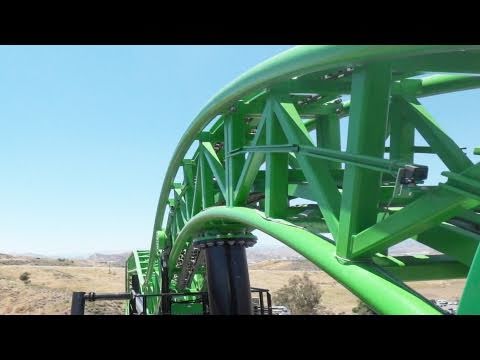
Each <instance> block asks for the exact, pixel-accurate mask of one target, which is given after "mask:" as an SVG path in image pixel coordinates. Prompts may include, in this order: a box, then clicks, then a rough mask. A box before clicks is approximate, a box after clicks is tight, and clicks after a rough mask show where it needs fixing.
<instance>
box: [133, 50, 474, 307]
mask: <svg viewBox="0 0 480 360" xmlns="http://www.w3.org/2000/svg"><path fill="white" fill-rule="evenodd" d="M479 59H480V46H363V45H362V46H300V47H295V48H293V49H291V50H289V51H286V52H285V53H283V54H280V55H278V56H276V57H274V58H272V59H270V60H267V61H266V62H264V63H262V64H259V65H258V66H256V67H255V68H253V69H251V70H250V71H248V72H246V73H245V74H243V75H242V76H240V77H239V78H238V79H237V80H235V81H234V82H232V83H231V84H229V85H227V86H226V87H225V88H224V89H223V90H222V91H220V93H219V94H217V95H216V96H214V97H213V98H212V99H211V100H210V101H209V102H208V104H207V105H206V106H205V108H204V109H203V110H202V111H201V112H200V113H199V115H198V116H197V117H196V118H195V119H194V120H193V122H192V124H191V125H190V127H189V128H188V129H187V130H186V132H185V134H184V135H183V137H182V138H181V139H180V141H179V144H178V146H177V149H176V150H175V152H174V155H173V158H172V160H171V162H170V164H169V167H168V168H167V171H166V175H165V179H164V183H163V186H162V190H161V193H160V198H159V203H158V208H157V212H156V216H155V223H154V229H153V235H152V243H151V247H150V251H146V252H139V251H136V252H133V253H132V256H131V258H129V260H128V261H127V270H126V281H127V289H128V286H129V285H128V284H130V282H131V277H132V276H133V275H138V276H139V279H140V282H141V287H142V289H141V291H142V292H143V293H146V294H154V293H158V292H159V291H160V289H162V283H161V282H162V280H161V279H162V277H164V276H165V274H167V275H168V290H169V291H170V292H182V293H185V292H186V293H188V292H198V291H202V290H205V289H206V287H208V284H207V283H206V280H205V267H204V266H203V265H198V266H194V268H193V270H191V271H190V272H189V273H188V274H189V275H188V277H187V278H186V280H185V282H184V280H182V281H179V276H185V273H186V272H185V269H187V268H186V266H187V265H188V260H189V259H187V261H184V260H185V259H184V257H186V256H187V257H188V256H191V255H190V252H189V251H190V249H192V244H193V240H194V239H195V238H197V237H205V236H207V237H214V238H216V237H229V236H233V235H232V234H238V233H239V232H240V233H242V234H243V233H245V236H247V234H248V233H249V232H250V231H252V230H253V229H259V230H261V231H264V232H265V233H267V234H269V235H271V236H273V237H275V238H276V239H278V240H279V241H281V242H283V243H285V244H286V245H288V246H289V247H291V248H292V249H294V250H296V251H298V252H299V253H300V254H302V255H303V256H305V257H306V258H307V259H309V260H310V261H312V262H313V263H315V264H316V265H317V266H319V267H320V268H321V269H323V270H324V271H326V272H327V273H329V274H330V275H331V276H333V277H334V278H335V279H336V280H337V281H339V282H340V283H342V284H343V285H344V286H345V287H347V288H348V289H349V290H351V291H352V292H353V293H354V294H356V295H357V296H359V297H360V298H361V299H362V300H363V301H365V302H366V303H367V304H369V305H370V306H371V307H372V308H374V309H375V311H377V312H379V313H382V314H439V313H441V312H440V311H439V309H437V308H435V307H434V306H433V305H432V304H431V303H430V302H429V301H427V300H426V299H424V298H423V297H422V296H421V295H420V294H417V293H416V292H414V291H413V290H412V289H410V288H409V287H408V286H406V285H405V284H404V282H403V281H422V280H427V279H429V280H432V279H449V278H462V277H466V278H467V282H466V284H467V285H466V287H465V290H464V292H463V295H462V301H461V306H460V310H459V313H462V314H467V313H475V314H477V313H479V312H480V310H479V308H478V305H477V304H478V303H479V302H478V296H480V295H479V293H480V290H479V289H477V288H476V286H477V284H478V276H479V275H478V274H479V271H480V265H479V263H480V260H479V255H478V243H479V241H480V226H479V225H480V213H479V206H480V164H474V163H473V162H472V161H471V160H470V159H469V158H468V157H467V156H466V155H465V153H464V152H463V150H462V149H461V148H460V147H459V146H458V145H457V144H456V143H455V141H454V140H453V139H451V138H450V137H449V136H448V134H446V133H445V132H444V131H443V130H442V129H441V128H440V126H439V124H438V123H437V121H436V120H435V119H433V117H432V115H431V114H429V112H428V110H427V109H426V108H425V107H424V106H423V105H421V104H420V102H419V101H418V99H419V98H422V97H425V96H435V95H438V94H445V93H450V92H456V91H461V90H467V89H474V88H479V87H480V76H479V75H480V67H479V66H478V60H479ZM466 70H469V73H472V74H473V75H465V71H466ZM432 71H433V72H439V73H442V74H434V75H431V76H426V77H421V78H419V77H418V76H419V75H424V73H425V72H432ZM445 72H450V73H452V74H445ZM345 95H350V98H351V99H350V101H342V96H345ZM347 116H348V120H347V119H345V120H341V119H343V118H345V117H347ZM340 121H348V122H349V124H348V133H347V134H342V133H341V132H340ZM207 126H208V127H207ZM415 130H417V131H418V132H419V133H420V134H421V136H422V137H423V138H424V139H425V140H426V141H427V143H428V145H429V146H418V145H416V144H415V140H416V139H415ZM312 132H315V134H312ZM342 137H346V140H347V149H346V150H345V151H342V149H341V144H342V141H341V140H342ZM387 139H389V141H390V144H389V146H386V140H387ZM457 140H458V139H457ZM189 150H192V151H193V153H194V155H193V156H192V157H191V158H186V154H187V152H188V151H189ZM421 153H428V154H432V155H434V156H438V158H440V160H441V161H443V163H444V164H445V165H446V167H447V168H448V169H449V172H445V173H443V175H444V176H446V178H447V182H446V183H440V184H437V185H433V186H423V185H422V180H423V177H417V175H413V173H411V171H413V170H412V169H415V168H418V167H419V165H415V163H414V160H415V155H416V154H421ZM473 153H478V149H474V150H473ZM386 154H387V156H386ZM423 165H426V166H428V164H423ZM180 168H181V169H180ZM182 175H183V180H181V182H180V183H174V179H175V178H176V177H182ZM293 199H307V200H310V201H313V202H314V204H310V205H305V206H290V205H289V203H290V201H291V200H293ZM167 209H168V212H167ZM325 233H329V235H328V236H326V235H325ZM408 238H415V239H416V240H417V241H419V242H421V243H424V244H426V245H428V246H430V247H432V248H434V249H437V250H439V251H441V252H442V253H444V254H445V256H444V255H441V256H427V257H425V256H424V257H422V256H413V257H391V256H388V255H387V252H388V248H389V247H391V246H393V245H395V244H397V243H399V242H401V241H403V240H405V239H408ZM332 239H333V240H332ZM475 253H477V255H475ZM167 270H168V272H167V273H166V271H167ZM182 279H183V278H182ZM163 285H164V286H163V287H165V286H166V284H163ZM159 304H160V298H158V297H156V296H152V297H151V300H149V301H148V304H147V305H148V314H155V313H158V311H159ZM175 307H176V310H175V311H174V312H175V313H179V314H180V313H182V314H183V313H195V312H196V311H199V308H198V306H197V308H195V307H188V306H184V305H182V304H177V305H175Z"/></svg>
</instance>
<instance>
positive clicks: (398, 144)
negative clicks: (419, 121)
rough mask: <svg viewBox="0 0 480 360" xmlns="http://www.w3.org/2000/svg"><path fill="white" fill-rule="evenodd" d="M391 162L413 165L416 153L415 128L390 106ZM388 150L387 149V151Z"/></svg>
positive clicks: (392, 105) (393, 106)
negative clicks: (398, 161)
mask: <svg viewBox="0 0 480 360" xmlns="http://www.w3.org/2000/svg"><path fill="white" fill-rule="evenodd" d="M389 115H390V148H389V149H388V150H389V152H390V160H401V161H404V162H406V163H413V161H414V153H415V127H414V126H413V124H412V123H411V122H409V121H408V119H406V118H405V117H403V116H402V114H401V112H400V111H399V110H398V109H397V108H396V107H395V103H392V104H391V106H390V113H389ZM385 150H387V149H385Z"/></svg>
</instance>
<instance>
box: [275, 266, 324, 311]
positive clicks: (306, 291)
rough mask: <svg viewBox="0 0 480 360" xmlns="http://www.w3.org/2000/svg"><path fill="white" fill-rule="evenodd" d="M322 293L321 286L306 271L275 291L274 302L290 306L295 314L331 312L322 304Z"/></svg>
mask: <svg viewBox="0 0 480 360" xmlns="http://www.w3.org/2000/svg"><path fill="white" fill-rule="evenodd" d="M322 293H323V292H322V291H321V289H320V286H318V285H317V284H315V283H314V282H313V281H312V280H310V277H309V275H308V274H307V273H304V274H303V277H300V276H298V275H295V276H293V277H292V278H290V279H289V281H288V285H284V286H283V287H282V288H281V289H280V290H278V291H277V292H276V293H275V295H274V302H275V303H276V304H278V305H284V306H286V307H288V308H289V309H290V311H291V312H292V314H293V315H315V314H327V313H329V312H327V311H326V309H325V307H324V306H322V305H321V299H322Z"/></svg>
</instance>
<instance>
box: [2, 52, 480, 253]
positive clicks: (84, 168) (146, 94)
mask: <svg viewBox="0 0 480 360" xmlns="http://www.w3.org/2000/svg"><path fill="white" fill-rule="evenodd" d="M287 48H289V46H0V123H1V131H0V164H1V167H2V176H1V177H0V252H34V253H42V254H49V255H55V254H73V253H91V252H95V251H97V252H98V251H126V250H131V249H134V248H147V247H148V246H149V241H150V236H151V230H152V225H153V219H154V213H155V208H156V202H157V199H158V195H159V191H160V187H161V184H162V182H163V176H164V173H165V169H166V167H167V165H168V163H169V160H170V157H171V156H172V153H173V150H174V148H175V146H176V144H177V141H178V139H179V138H180V136H181V135H182V133H183V132H184V131H185V129H186V128H187V126H188V124H189V123H190V122H191V120H192V119H193V118H194V116H195V115H196V114H197V113H198V111H199V110H200V109H201V108H202V107H203V105H204V104H205V103H206V102H207V101H208V100H209V98H210V97H211V96H212V95H214V94H215V93H216V92H217V91H218V90H219V89H220V88H222V87H223V86H224V85H225V84H227V83H228V82H230V81H231V80H233V79H234V78H235V77H237V76H238V75H240V74H241V73H243V72H244V71H246V70H248V69H249V68H250V67H252V66H254V65H255V64H257V63H259V62H260V61H262V60H265V59H267V58H269V57H271V56H273V55H275V54H277V53H279V52H281V51H283V50H286V49H287ZM479 94H480V92H479V91H466V92H462V93H459V94H455V95H449V96H441V97H437V98H436V99H433V98H432V99H424V100H423V103H424V104H425V105H427V106H428V108H429V110H431V112H432V114H433V115H434V116H436V117H437V119H438V121H439V122H440V124H441V125H442V126H443V127H444V128H445V129H446V130H447V132H448V133H449V134H450V135H451V136H452V137H453V138H454V139H455V140H456V141H457V142H458V143H459V144H461V145H462V146H467V147H468V154H469V156H471V158H472V159H474V157H473V156H472V155H471V153H472V148H473V147H475V146H480V144H479V143H477V142H476V141H477V139H478V134H479V131H478V130H479V128H480V125H479V123H478V120H477V119H476V117H475V116H476V114H475V111H474V109H475V106H476V105H477V102H478V100H479ZM345 124H346V121H342V127H343V128H344V127H345V126H344V125H345ZM477 158H478V157H477ZM419 160H420V159H419ZM419 160H417V162H419V163H422V162H421V161H419ZM475 161H478V159H476V160H475ZM424 162H425V161H424ZM424 162H423V163H424ZM439 171H440V167H439V166H438V165H437V166H436V167H435V166H434V167H433V168H431V173H432V180H433V179H436V180H437V181H438V179H439V177H438V175H435V172H436V173H437V174H438V173H439ZM435 176H436V178H435Z"/></svg>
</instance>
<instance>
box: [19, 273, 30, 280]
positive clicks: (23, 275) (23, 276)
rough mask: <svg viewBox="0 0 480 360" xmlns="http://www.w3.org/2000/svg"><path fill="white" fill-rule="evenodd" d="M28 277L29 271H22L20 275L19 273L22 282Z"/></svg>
mask: <svg viewBox="0 0 480 360" xmlns="http://www.w3.org/2000/svg"><path fill="white" fill-rule="evenodd" d="M29 279H30V273H28V272H24V273H23V274H22V275H20V280H22V281H23V282H27V281H28V280H29Z"/></svg>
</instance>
